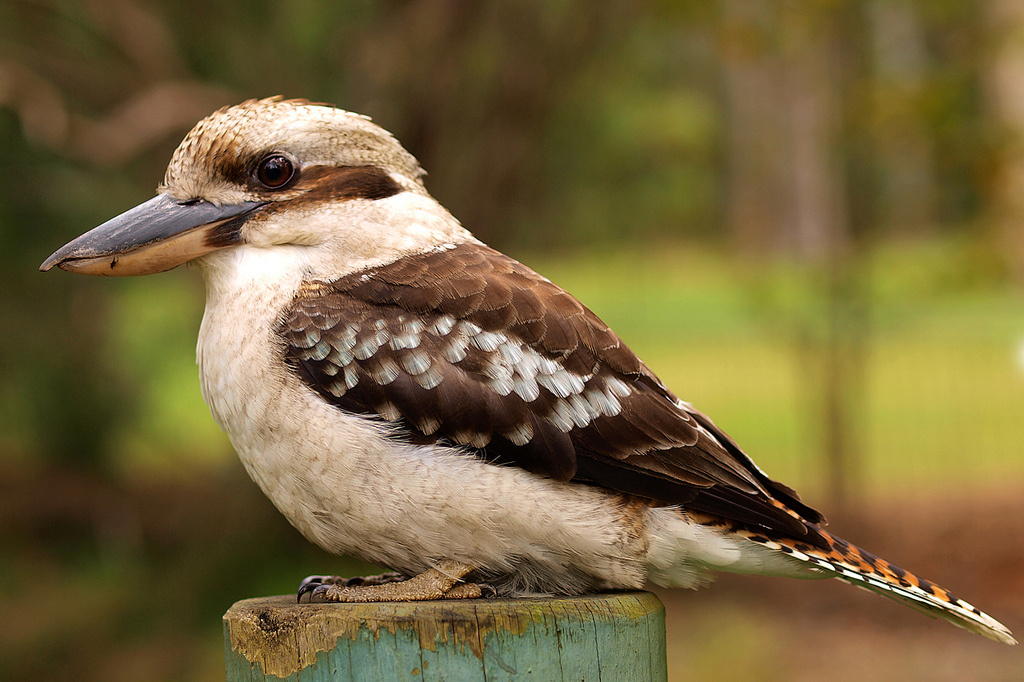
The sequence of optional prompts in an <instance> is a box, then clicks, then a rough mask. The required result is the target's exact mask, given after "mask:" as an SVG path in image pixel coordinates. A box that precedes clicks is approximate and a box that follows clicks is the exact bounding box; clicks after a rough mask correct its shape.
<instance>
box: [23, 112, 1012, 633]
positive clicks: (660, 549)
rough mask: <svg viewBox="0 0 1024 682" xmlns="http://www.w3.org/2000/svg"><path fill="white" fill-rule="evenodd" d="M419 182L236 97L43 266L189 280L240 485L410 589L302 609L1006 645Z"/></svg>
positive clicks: (349, 139)
mask: <svg viewBox="0 0 1024 682" xmlns="http://www.w3.org/2000/svg"><path fill="white" fill-rule="evenodd" d="M423 176H424V171H423V170H422V169H421V168H420V165H419V163H418V162H417V161H416V159H415V158H413V156H412V155H410V154H409V153H408V152H407V151H406V150H405V149H403V148H402V147H401V145H400V144H399V143H398V142H397V141H396V140H395V138H394V137H392V136H391V135H390V134H389V133H388V132H386V131H385V130H383V129H382V128H380V127H378V126H376V125H374V124H373V123H371V122H370V120H369V119H367V118H366V117H363V116H359V115H356V114H352V113H348V112H345V111H341V110H338V109H334V108H330V107H327V106H319V105H314V104H311V103H309V102H305V101H296V100H281V99H278V98H272V99H265V100H260V101H248V102H245V103H243V104H240V105H238V106H234V107H229V108H225V109H221V110H220V111H217V112H216V113H214V114H213V115H211V116H210V117H208V118H206V119H205V120H203V121H201V122H200V123H199V124H198V125H197V126H196V127H195V128H194V129H193V130H192V131H191V132H190V133H189V134H188V136H186V137H185V140H184V141H183V142H182V143H181V146H179V147H178V149H177V151H175V152H174V156H173V157H172V159H171V162H170V165H169V166H168V168H167V174H166V176H165V178H164V181H163V183H162V184H161V185H160V187H159V189H158V190H157V195H156V197H155V198H153V199H150V200H149V201H146V202H145V203H143V204H141V205H139V206H137V207H135V208H133V209H130V210H129V211H127V212H126V213H123V214H121V215H120V216H118V217H116V218H114V219H112V220H110V221H108V222H106V223H104V224H103V225H100V226H99V227H97V228H96V229H94V230H92V231H90V232H88V233H86V234H85V235H83V236H81V237H79V238H77V239H75V240H74V241H72V242H70V243H69V244H67V245H66V246H64V247H62V248H61V249H59V250H58V251H57V252H56V253H54V254H53V255H52V256H50V257H49V258H48V259H46V262H44V263H43V265H42V268H41V269H42V270H49V269H50V268H52V267H53V266H58V267H60V268H63V269H64V270H69V271H71V272H81V273H85V274H92V275H145V274H149V273H154V272H161V271H164V270H168V269H170V268H173V267H175V266H177V265H180V264H182V263H186V262H190V263H194V264H195V266H196V267H197V268H198V269H199V270H200V271H201V272H202V274H203V277H204V279H205V281H206V291H207V298H206V312H205V314H204V315H203V321H202V327H201V329H200V332H199V343H198V350H197V356H198V364H199V372H200V377H201V383H202V391H203V397H204V398H205V400H206V402H207V404H208V405H209V407H210V410H211V412H212V413H213V416H214V418H215V419H216V420H217V423H219V424H220V426H221V427H222V428H223V429H224V430H225V431H226V432H227V434H228V435H229V436H230V438H231V442H232V443H233V445H234V447H235V449H236V450H237V451H238V454H239V456H240V457H241V460H242V462H243V464H244V465H245V468H246V470H247V471H248V472H249V475H250V476H252V478H253V480H255V481H256V483H257V484H258V485H259V486H260V488H262V490H263V492H264V493H266V494H267V496H268V497H269V498H270V499H271V500H272V501H273V502H274V504H275V505H276V506H277V508H278V509H279V510H280V511H281V512H282V513H283V514H284V515H285V516H286V517H287V518H288V520H289V521H290V522H291V523H292V524H293V525H294V526H295V527H296V528H297V529H299V530H300V531H301V532H302V533H303V535H305V536H306V537H307V538H308V539H309V540H311V541H312V542H315V543H316V544H318V545H320V546H321V547H323V548H324V549H326V550H328V551H330V552H335V553H339V554H341V553H345V554H351V555H354V556H357V557H359V558H361V559H364V560H366V561H369V562H372V563H374V564H378V565H383V566H387V567H389V568H391V569H393V570H395V571H397V572H399V573H400V574H402V575H403V576H415V577H412V578H410V579H408V580H405V581H400V582H385V581H383V580H382V581H372V580H371V581H367V582H369V583H375V582H378V583H380V584H357V585H352V584H346V583H345V581H344V580H343V579H339V578H331V577H313V578H311V579H307V580H306V581H304V582H303V584H302V586H301V587H300V593H299V596H300V598H301V596H302V594H303V593H305V592H310V593H311V598H315V599H317V600H320V599H323V600H333V601H387V600H416V599H436V598H442V597H448V598H456V597H478V596H480V594H481V588H480V584H483V585H489V586H491V587H492V588H493V590H494V591H496V592H497V593H498V594H500V595H524V594H539V593H546V594H581V593H587V592H593V591H598V590H605V589H624V588H625V589H634V588H640V587H642V586H643V585H644V584H645V582H647V581H651V582H653V583H656V584H658V585H663V586H680V587H695V586H697V585H699V584H701V583H702V582H705V581H706V579H707V576H708V574H709V573H710V572H713V571H731V572H739V573H763V574H773V575H783V576H798V577H799V576H802V577H808V576H833V577H837V578H840V579H842V580H845V581H848V582H851V583H854V584H857V585H860V586H862V587H865V588H867V589H869V590H872V591H875V592H878V593H880V594H883V595H885V596H887V597H891V598H893V599H897V600H899V601H902V602H905V603H907V604H909V605H911V606H914V607H917V608H919V609H922V610H924V611H926V612H928V613H930V614H933V615H936V616H940V617H943V618H946V619H948V620H950V621H952V622H953V623H955V624H957V625H959V626H961V627H964V628H967V629H968V630H972V631H974V632H977V633H980V634H982V635H985V636H987V637H991V638H993V639H996V640H1000V641H1003V642H1007V643H1014V640H1013V638H1012V636H1011V635H1010V632H1009V630H1007V628H1006V627H1004V626H1003V625H1002V624H1000V623H999V622H997V621H996V620H994V619H993V618H991V617H990V616H988V615H986V614H984V613H982V612H981V611H979V610H978V609H976V608H975V607H973V606H971V605H970V604H968V603H967V602H965V601H962V600H960V599H958V598H956V597H954V596H953V595H952V594H951V593H950V592H948V591H947V590H945V589H943V588H941V587H939V586H938V585H935V584H933V583H930V582H928V581H926V580H923V579H921V578H918V577H916V576H914V575H912V574H911V573H908V572H906V571H904V570H902V569H900V568H898V567H896V566H894V565H892V564H890V563H888V562H886V561H884V560H882V559H879V558H878V557H875V556H873V555H871V554H869V553H867V552H865V551H862V550H860V549H858V548H857V547H855V546H853V545H851V544H849V543H847V542H845V541H843V540H841V539H839V538H837V537H834V536H832V535H830V534H828V533H826V532H825V531H824V530H822V528H821V526H822V525H823V517H822V515H821V514H819V513H818V512H817V511H815V510H814V509H812V508H810V507H809V506H807V505H806V504H804V503H803V502H801V501H800V498H799V497H798V496H797V494H796V493H795V492H794V491H793V490H791V489H789V488H787V487H786V486H784V485H782V484H781V483H777V482H776V481H773V480H772V479H770V478H769V477H768V476H767V475H766V474H765V473H764V472H763V471H761V469H759V468H758V467H757V465H755V464H754V462H753V461H752V460H751V459H750V458H749V457H748V456H747V455H746V454H745V453H744V452H743V451H742V450H741V449H740V448H739V446H738V445H737V444H736V443H735V442H734V441H733V440H732V439H731V438H729V437H728V436H727V435H725V433H723V432H722V431H721V430H720V429H719V428H718V427H716V426H715V425H714V424H713V423H712V422H711V420H710V419H708V418H707V417H706V416H705V415H703V414H701V413H700V412H698V411H697V410H696V409H694V408H693V407H692V406H691V405H689V404H688V403H685V402H683V401H682V400H680V399H679V398H677V397H676V396H675V395H674V394H673V393H672V392H671V391H670V390H669V389H668V388H666V387H665V385H664V384H663V383H662V382H661V381H660V380H659V379H658V377H656V376H655V375H654V374H653V373H652V372H651V371H650V370H649V369H648V368H647V366H646V365H645V364H644V363H643V362H641V361H640V359H639V358H638V357H637V356H636V355H634V354H633V352H632V351H630V350H629V348H627V347H626V346H625V345H624V344H623V343H622V341H620V340H619V337H618V336H616V335H615V333H614V332H612V330H611V329H609V328H608V326H607V325H605V324H604V323H603V322H602V321H601V320H600V319H599V318H598V317H597V316H596V315H595V314H594V313H592V312H591V311H590V310H588V309H587V308H586V307H584V306H583V305H582V304H581V303H579V302H578V301H577V300H576V299H575V298H573V297H572V296H571V295H570V294H569V293H567V292H566V291H564V290H563V289H561V288H559V287H558V286H557V285H555V284H553V283H552V282H551V281H549V280H547V279H545V278H544V277H542V276H541V275H538V274H537V273H536V272H534V271H533V270H531V269H530V268H528V267H526V266H525V265H523V264H521V263H519V262H517V261H515V260H513V259H512V258H509V257H508V256H505V255H503V254H501V253H499V252H498V251H495V250H494V249H491V248H489V247H488V246H486V245H485V244H483V243H482V242H480V241H478V240H477V239H476V238H474V237H473V235H472V234H470V233H469V232H468V231H467V230H466V229H465V228H463V227H462V226H461V225H460V224H459V222H458V221H457V220H456V219H455V218H453V217H452V215H451V214H450V213H449V212H448V211H447V210H445V208H444V207H443V206H441V205H440V204H439V203H438V202H437V201H435V200H434V199H433V198H432V197H431V196H430V194H428V193H427V190H426V189H425V188H424V185H423Z"/></svg>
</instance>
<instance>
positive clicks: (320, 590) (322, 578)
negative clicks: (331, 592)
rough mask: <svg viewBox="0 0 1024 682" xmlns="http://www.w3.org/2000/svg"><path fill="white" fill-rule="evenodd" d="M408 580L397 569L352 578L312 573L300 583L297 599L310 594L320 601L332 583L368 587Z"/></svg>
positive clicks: (312, 597)
mask: <svg viewBox="0 0 1024 682" xmlns="http://www.w3.org/2000/svg"><path fill="white" fill-rule="evenodd" d="M404 580H408V576H406V575H404V574H402V573H398V572H395V571H392V572H389V573H381V574H379V575H357V576H353V577H351V578H342V577H340V576H336V575H311V576H307V577H306V578H304V579H303V580H302V582H301V583H299V590H298V593H297V594H296V597H295V600H296V601H297V602H301V601H302V595H304V594H307V593H308V594H309V601H310V602H312V601H320V600H322V599H323V597H324V595H325V594H326V593H327V589H328V588H329V587H330V586H331V585H341V586H343V587H366V586H369V585H385V584H387V583H399V582H402V581H404Z"/></svg>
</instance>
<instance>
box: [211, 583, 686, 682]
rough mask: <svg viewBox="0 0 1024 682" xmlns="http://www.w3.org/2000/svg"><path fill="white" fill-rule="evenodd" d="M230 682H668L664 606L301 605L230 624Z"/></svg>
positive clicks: (654, 602) (578, 602)
mask: <svg viewBox="0 0 1024 682" xmlns="http://www.w3.org/2000/svg"><path fill="white" fill-rule="evenodd" d="M224 654H225V660H226V662H227V679H228V682H242V681H243V680H244V681H245V682H250V681H255V680H260V681H263V680H279V679H284V680H291V681H293V682H326V681H327V680H331V681H332V682H335V681H350V680H351V681H358V682H377V681H379V682H401V681H402V680H415V681H416V682H431V681H434V680H449V681H451V682H463V681H467V682H468V681H471V680H480V681H481V682H497V681H498V680H521V679H533V680H540V681H547V680H561V681H563V682H569V681H570V680H587V681H590V680H594V681H595V682H596V681H597V680H600V681H601V682H616V681H622V682H648V681H649V680H650V681H652V682H664V680H666V679H667V673H666V670H665V607H663V606H662V605H661V602H660V601H658V598H657V597H655V596H654V595H653V594H651V593H649V592H619V593H614V594H599V595H590V596H585V597H572V598H558V599H550V598H543V599H540V598H536V599H535V598H529V599H476V600H474V599H467V600H451V601H429V602H411V603H395V602H390V603H383V604H296V603H295V597H267V598H264V599H246V600H243V601H240V602H238V603H237V604H235V605H234V606H232V607H231V608H230V609H229V610H228V612H227V613H226V614H224Z"/></svg>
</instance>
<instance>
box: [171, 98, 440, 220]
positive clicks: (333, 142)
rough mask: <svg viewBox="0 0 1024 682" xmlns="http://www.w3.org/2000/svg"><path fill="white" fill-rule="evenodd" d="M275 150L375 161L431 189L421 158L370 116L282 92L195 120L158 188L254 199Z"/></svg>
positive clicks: (327, 159)
mask: <svg viewBox="0 0 1024 682" xmlns="http://www.w3.org/2000/svg"><path fill="white" fill-rule="evenodd" d="M272 153H282V154H286V155H289V156H291V157H292V158H294V159H295V160H296V161H297V162H298V163H299V164H301V166H303V167H305V166H376V167H378V168H381V169H383V170H385V171H388V172H389V173H391V174H392V175H393V176H394V177H395V180H396V181H398V182H399V184H401V185H402V187H403V189H406V190H410V191H414V192H419V193H425V189H424V188H423V182H422V178H423V176H424V175H425V172H424V171H423V169H422V168H421V167H420V165H419V162H418V161H416V159H415V157H413V156H412V154H410V153H409V152H407V151H406V150H405V149H404V148H403V147H402V146H401V144H400V143H399V142H398V140H396V139H395V137H394V136H393V135H391V133H389V132H387V131H386V130H384V129H383V128H381V127H380V126H378V125H375V124H374V123H372V122H371V121H370V119H369V118H368V117H366V116H363V115H360V114H354V113H351V112H348V111H343V110H341V109H335V108H332V107H328V106H322V105H317V104H313V103H310V102H307V101H305V100H294V99H292V100H283V99H281V98H279V97H271V98H269V99H262V100H249V101H247V102H243V103H242V104H238V105H236V106H231V107H225V108H223V109H220V110H219V111H217V112H215V113H213V114H211V115H210V116H208V117H207V118H205V119H203V120H202V121H200V122H199V123H198V124H196V126H195V127H194V128H193V129H192V130H191V132H189V134H188V135H187V136H186V137H185V139H184V140H183V141H182V143H181V145H179V146H178V148H177V150H175V152H174V155H173V156H172V158H171V162H170V164H169V165H168V167H167V173H166V175H165V176H164V181H163V183H162V184H161V185H160V188H159V191H160V192H161V193H166V194H170V195H171V196H172V197H174V198H175V199H178V200H181V201H187V200H190V199H205V200H207V201H212V202H214V203H218V204H221V203H224V204H226V203H233V202H239V201H248V200H254V199H256V198H257V197H256V196H253V194H252V193H251V192H248V191H246V185H247V180H248V179H249V178H250V177H251V176H252V174H253V173H254V171H255V168H256V164H258V163H259V161H260V159H263V158H265V157H266V156H267V155H269V154H272Z"/></svg>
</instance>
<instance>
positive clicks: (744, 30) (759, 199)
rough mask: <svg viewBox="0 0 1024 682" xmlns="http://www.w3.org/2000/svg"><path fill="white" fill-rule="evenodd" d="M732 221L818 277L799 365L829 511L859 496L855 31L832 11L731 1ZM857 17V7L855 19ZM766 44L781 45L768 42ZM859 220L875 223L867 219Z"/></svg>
mask: <svg viewBox="0 0 1024 682" xmlns="http://www.w3.org/2000/svg"><path fill="white" fill-rule="evenodd" d="M723 7H724V22H725V36H726V48H727V49H726V50H725V51H724V54H725V55H726V56H725V60H724V61H725V82H726V91H727V95H726V100H727V104H726V106H727V109H728V115H729V118H730V119H731V120H730V125H729V127H728V130H729V135H730V138H729V139H728V141H727V143H728V170H727V173H728V199H727V221H728V225H729V230H730V234H731V237H732V240H733V242H734V243H735V245H736V246H737V247H738V248H739V249H740V250H741V251H743V252H746V253H749V254H763V253H766V252H767V253H772V252H774V253H776V254H789V255H791V256H793V257H794V258H796V259H797V260H800V261H802V262H803V263H805V264H806V265H807V267H808V268H809V269H810V270H811V271H812V272H815V273H817V274H818V277H816V278H815V280H814V281H817V282H820V284H821V288H822V291H821V292H819V294H820V297H821V300H824V301H825V310H823V311H822V315H821V316H820V317H818V316H814V317H813V318H812V319H807V320H805V321H804V327H803V328H802V329H800V330H799V333H798V338H799V339H800V349H799V351H798V354H799V357H800V367H801V371H802V372H803V377H802V380H803V382H804V384H805V386H806V394H807V395H808V396H809V397H811V399H810V400H809V401H808V405H809V408H810V409H811V410H813V415H812V418H811V420H810V423H814V424H818V425H819V442H820V451H819V452H818V453H814V454H813V455H812V457H814V458H815V459H818V458H820V459H819V461H821V459H823V460H824V469H825V471H824V474H825V478H826V485H827V488H828V492H829V496H830V497H831V498H832V500H831V504H832V506H833V507H834V508H835V507H842V506H844V505H845V503H846V501H847V499H848V497H849V495H848V492H849V491H850V490H851V489H854V487H855V486H853V485H851V480H853V479H855V478H856V476H857V474H856V472H857V470H858V466H857V446H858V443H857V439H856V437H855V433H856V430H855V428H854V424H855V421H856V418H857V415H858V413H859V404H860V399H861V397H862V395H863V391H862V390H861V386H862V377H863V374H864V372H863V364H864V363H863V359H864V353H863V347H864V339H863V334H864V331H865V330H864V328H863V321H864V316H863V315H862V314H861V313H862V307H861V306H860V302H859V301H860V297H859V286H858V282H859V273H858V271H857V262H856V260H855V257H856V254H855V253H854V246H855V244H856V241H855V240H854V238H853V234H854V231H855V229H854V228H855V225H854V224H853V221H854V220H855V219H856V218H855V215H854V213H852V212H851V205H850V202H849V200H848V195H847V186H848V184H849V182H850V179H849V177H848V171H847V169H848V167H849V166H850V155H851V154H854V155H856V154H860V153H863V150H853V149H849V148H844V147H843V146H842V140H843V139H844V136H846V135H848V134H849V132H850V131H849V130H848V129H847V128H849V126H850V123H849V108H850V99H851V96H850V90H851V87H852V86H851V83H852V82H855V81H854V79H853V78H851V77H850V76H849V75H848V69H849V68H850V66H851V63H852V64H853V65H854V66H856V65H858V63H859V62H858V58H857V56H856V54H855V53H854V52H853V51H852V50H851V49H850V46H852V45H857V44H858V40H857V39H856V38H855V37H854V36H853V35H852V33H853V32H855V31H856V27H859V26H860V24H859V22H853V26H851V25H850V22H848V21H846V20H845V19H846V18H847V17H846V16H844V14H846V13H844V12H843V11H842V10H843V9H844V7H843V6H840V7H839V8H838V9H836V8H834V7H828V8H823V7H818V6H799V5H785V6H783V7H781V8H780V7H777V6H776V5H774V4H771V3H764V2H748V1H746V0H727V2H725V4H724V5H723ZM854 12H856V8H855V7H852V8H851V11H850V12H848V13H850V14H852V13H854ZM768 36H773V38H772V40H771V41H769V40H768ZM858 215H860V216H861V219H865V217H866V216H867V215H868V213H866V212H859V213H858Z"/></svg>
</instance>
